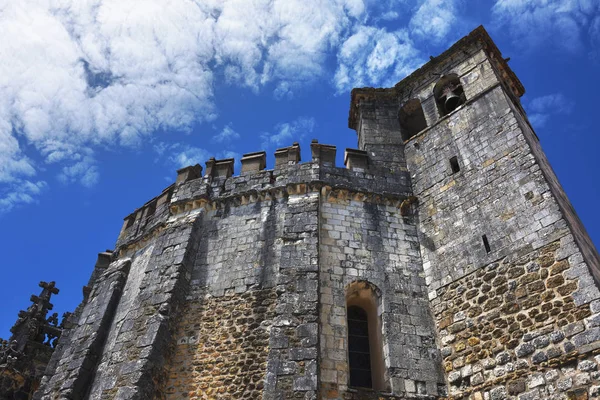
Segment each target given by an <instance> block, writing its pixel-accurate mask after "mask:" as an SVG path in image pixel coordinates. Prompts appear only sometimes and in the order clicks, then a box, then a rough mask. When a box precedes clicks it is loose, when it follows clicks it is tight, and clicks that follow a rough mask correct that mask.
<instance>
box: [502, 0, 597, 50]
mask: <svg viewBox="0 0 600 400" xmlns="http://www.w3.org/2000/svg"><path fill="white" fill-rule="evenodd" d="M492 12H493V16H494V18H495V23H496V24H497V25H499V26H501V27H503V28H504V27H506V28H508V33H509V34H510V35H511V36H512V38H513V40H514V42H515V44H516V45H517V46H520V47H522V48H524V49H527V50H532V49H535V48H536V47H539V46H541V45H543V46H542V48H544V49H546V48H548V44H550V45H558V46H559V47H560V49H561V50H563V51H569V52H579V51H581V50H582V49H583V47H584V45H585V43H586V42H587V41H588V40H591V41H592V43H593V37H592V35H593V32H592V31H593V25H594V22H593V21H594V20H595V18H598V17H600V5H599V4H598V2H597V1H595V0H552V1H548V0H497V1H496V3H495V5H494V7H493V9H492Z"/></svg>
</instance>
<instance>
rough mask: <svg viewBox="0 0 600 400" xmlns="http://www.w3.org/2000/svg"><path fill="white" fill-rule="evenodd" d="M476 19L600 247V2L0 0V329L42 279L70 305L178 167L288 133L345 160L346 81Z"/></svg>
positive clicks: (417, 55) (410, 65) (60, 307)
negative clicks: (516, 84)
mask: <svg viewBox="0 0 600 400" xmlns="http://www.w3.org/2000/svg"><path fill="white" fill-rule="evenodd" d="M480 24H483V25H484V26H485V27H486V29H487V30H488V31H489V32H490V34H491V36H492V38H493V39H494V40H495V41H496V43H497V45H498V47H499V48H500V50H501V51H502V52H503V54H504V56H505V57H511V61H510V65H511V67H512V68H513V69H514V71H515V72H516V73H517V75H518V76H519V78H520V79H521V81H522V82H523V84H524V86H525V88H526V91H527V93H526V95H525V96H524V97H523V99H522V100H523V104H524V106H525V109H526V110H527V112H528V114H529V116H530V119H531V121H532V123H533V125H534V127H535V128H536V131H537V133H538V136H539V137H540V140H541V143H542V146H543V148H544V150H545V151H546V154H547V155H548V158H549V159H550V162H551V164H552V166H553V167H554V170H555V172H556V173H557V175H558V177H559V179H560V181H561V183H562V184H563V187H564V188H565V190H566V192H567V194H568V195H569V197H570V199H571V201H572V203H573V205H574V207H575V209H576V211H577V212H578V214H579V216H580V217H581V219H582V220H583V223H584V225H585V226H586V228H587V230H588V232H589V234H590V235H591V237H592V239H593V241H594V242H595V243H596V246H598V244H600V218H599V217H598V212H597V208H598V203H599V201H600V185H599V183H600V177H599V175H598V171H600V157H599V156H598V149H599V148H600V135H599V133H600V132H599V129H598V125H597V122H596V116H597V115H598V104H599V101H598V98H599V96H600V77H599V75H598V71H599V68H600V3H599V2H598V0H587V1H586V0H580V1H576V0H556V1H546V0H518V1H517V0H495V1H492V0H490V1H466V0H443V1H442V0H385V1H381V0H378V1H375V0H329V1H326V0H320V1H308V0H270V1H266V0H265V1H260V0H256V1H243V0H223V1H221V0H209V1H202V0H197V1H189V0H186V1H184V0H171V1H167V0H153V1H151V2H143V3H139V2H133V1H130V0H111V1H108V0H89V1H80V0H60V1H59V0H29V1H27V2H14V1H13V2H0V37H2V38H3V39H2V41H0V226H1V231H0V232H1V235H2V236H1V240H0V250H1V251H2V254H3V257H2V264H1V265H2V274H3V276H4V279H3V282H4V285H3V290H2V291H1V292H0V304H2V307H1V308H0V337H4V338H7V337H8V336H9V332H8V330H9V328H10V326H11V325H12V324H13V323H14V321H15V319H16V317H17V312H18V311H19V310H20V309H25V308H26V307H27V306H28V305H29V302H28V299H29V295H30V294H32V293H37V292H38V291H39V288H38V287H37V284H38V282H39V281H40V280H46V281H49V280H55V281H56V282H57V287H58V288H60V289H61V292H60V294H59V295H58V296H55V297H54V301H53V302H54V304H55V311H57V312H59V313H62V312H64V311H71V310H73V309H74V308H75V307H76V305H77V304H78V303H79V302H80V301H81V298H82V294H81V293H82V292H81V288H82V286H83V285H85V284H86V283H87V280H88V278H89V275H90V273H91V271H92V268H93V266H94V263H95V260H96V254H97V253H98V252H100V251H104V250H105V249H112V248H113V246H114V243H115V241H116V238H117V235H118V232H119V230H120V228H121V224H122V219H123V217H125V216H126V215H128V214H129V213H131V212H132V211H133V210H134V209H135V208H136V207H139V206H141V205H142V204H143V203H144V202H146V201H147V200H149V199H150V198H152V197H154V196H155V195H157V194H158V193H160V191H161V190H162V189H163V188H164V187H166V186H168V185H169V184H170V183H171V182H172V181H173V180H174V179H175V175H176V174H175V171H176V169H178V168H180V167H183V166H186V165H189V164H195V163H200V164H201V165H204V162H205V161H206V160H207V159H208V158H209V157H211V156H215V157H217V158H224V157H235V158H236V159H237V160H239V158H240V157H241V155H242V154H244V153H248V152H253V151H259V150H266V151H267V154H268V161H267V163H268V164H267V167H268V168H269V167H271V166H272V165H273V161H274V159H273V152H274V150H275V149H276V148H277V147H282V146H287V145H290V144H291V143H292V142H294V141H298V142H300V144H301V147H302V157H303V159H304V160H308V159H309V158H310V152H309V150H310V149H309V144H310V140H311V139H313V138H317V139H318V140H319V142H320V143H327V144H334V145H337V146H338V164H339V165H343V162H342V156H343V150H344V149H345V148H346V147H352V148H354V147H356V134H355V132H354V131H352V130H350V129H348V128H347V116H348V106H349V100H350V98H349V91H350V90H351V88H352V87H362V86H391V85H393V84H395V83H396V82H397V81H399V80H401V79H402V78H403V77H404V76H406V74H407V73H410V72H411V71H412V70H414V69H415V68H417V67H419V66H420V65H422V64H423V63H424V62H425V61H426V60H428V59H429V56H430V55H433V56H435V55H437V54H439V53H440V52H442V51H443V50H445V49H446V48H447V47H448V46H449V45H451V44H452V43H453V42H455V41H456V40H457V39H459V38H460V37H462V36H464V35H466V34H468V33H469V32H470V31H471V30H472V29H474V28H475V27H477V26H478V25H480ZM238 162H239V161H238ZM236 167H237V169H238V170H239V164H238V165H237V166H236Z"/></svg>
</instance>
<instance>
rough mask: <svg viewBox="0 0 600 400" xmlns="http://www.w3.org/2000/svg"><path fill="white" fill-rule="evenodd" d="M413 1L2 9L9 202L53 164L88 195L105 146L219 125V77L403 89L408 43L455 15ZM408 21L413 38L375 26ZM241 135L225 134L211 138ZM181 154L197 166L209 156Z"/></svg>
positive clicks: (60, 4)
mask: <svg viewBox="0 0 600 400" xmlns="http://www.w3.org/2000/svg"><path fill="white" fill-rule="evenodd" d="M414 1H415V0H387V1H384V2H373V1H367V0H310V1H307V0H256V1H249V0H202V1H200V0H197V1H188V0H155V1H151V2H145V3H144V4H143V7H141V6H140V3H139V2H136V1H133V0H86V1H80V0H30V1H27V2H15V1H13V2H3V3H0V37H1V38H2V40H1V41H0V54H2V58H1V60H0V87H2V96H0V185H2V186H3V187H2V190H3V191H4V193H15V196H16V197H15V198H14V199H15V200H14V201H13V203H12V204H16V203H17V202H18V198H21V199H23V200H22V202H23V203H27V202H29V200H28V197H26V196H18V195H17V194H18V193H21V192H19V190H21V189H20V187H19V186H22V185H21V183H22V182H27V183H29V184H32V185H34V186H35V185H36V184H37V183H38V182H45V181H47V178H46V177H42V178H40V177H39V175H40V174H41V173H42V172H43V171H42V170H43V169H44V165H45V164H56V165H58V169H59V170H60V172H59V174H58V176H57V178H58V180H59V181H61V182H65V183H72V182H79V183H81V184H83V185H85V186H92V185H93V184H94V183H95V182H97V180H98V179H99V174H100V168H99V163H98V160H97V159H96V157H95V155H94V149H95V148H97V146H103V147H109V148H110V147H111V146H130V147H132V146H138V145H140V144H141V143H143V142H145V141H148V140H150V139H151V135H153V133H154V132H156V131H158V130H161V131H168V130H178V131H186V130H190V127H191V126H192V125H193V124H197V123H202V122H205V121H211V120H213V119H214V118H215V117H216V114H217V109H216V107H215V99H214V86H215V82H216V81H217V79H221V78H223V79H224V80H225V82H226V83H228V84H231V85H236V86H241V87H244V88H249V89H251V90H253V91H255V92H259V91H264V90H268V91H272V92H273V95H274V96H275V97H276V98H279V99H286V98H290V97H292V96H293V95H294V91H296V90H299V89H300V88H303V87H305V86H306V85H308V84H310V83H313V82H315V80H317V79H320V80H326V81H331V75H332V74H333V73H334V71H335V78H334V79H333V81H332V82H333V84H334V86H335V88H336V89H337V90H338V92H341V91H344V90H347V89H349V88H350V87H351V86H353V85H359V86H360V85H374V86H382V85H389V84H393V83H395V82H396V81H397V80H399V79H400V78H402V77H403V76H404V75H405V74H406V73H407V72H408V71H410V70H412V69H413V68H414V67H416V66H418V65H419V63H420V61H419V60H420V58H419V57H418V52H417V51H416V50H415V47H414V45H413V43H412V40H411V35H413V36H414V37H425V36H427V33H433V36H432V37H433V38H434V39H435V38H436V37H440V35H443V33H444V32H445V31H447V29H448V27H447V26H446V25H444V24H443V22H444V21H451V20H452V18H453V16H452V15H451V14H452V12H453V11H454V9H453V8H452V6H451V5H449V3H448V4H446V3H443V4H442V3H440V2H439V1H438V0H418V3H417V6H415V3H414ZM436 4H437V5H439V9H437V8H435V7H434V6H435V5H436ZM411 10H416V14H415V16H414V18H413V20H414V21H415V22H414V23H413V24H412V25H411V29H412V31H411V30H402V29H400V30H395V31H388V30H387V29H385V28H380V27H377V26H376V25H377V21H380V20H397V19H399V18H400V17H402V16H404V14H405V13H407V12H411ZM428 10H429V11H428ZM430 11H431V12H433V11H435V12H436V14H435V18H434V22H435V21H437V22H436V23H435V24H430V25H432V26H428V27H425V28H424V27H423V26H421V24H419V23H418V21H419V20H420V19H423V18H426V16H427V15H428V13H429V12H430ZM368 24H371V25H368ZM411 32H412V33H411ZM332 56H333V57H337V60H338V62H339V64H340V65H339V67H333V68H332V67H331V66H330V64H329V61H330V60H331V58H332ZM292 128H293V126H292V125H290V127H289V128H288V129H292ZM226 129H227V128H226ZM229 129H231V127H229ZM235 135H236V133H235V132H234V131H233V130H231V132H228V131H226V130H225V129H224V131H223V132H221V134H219V135H217V136H216V137H215V139H214V140H215V141H216V142H217V143H225V142H226V141H227V140H234V139H236V138H237V136H235ZM277 135H283V136H281V138H282V139H277V137H279V136H277ZM274 137H275V139H273V140H271V139H269V140H267V143H269V144H273V145H275V144H277V143H279V142H280V141H283V138H287V137H286V134H285V127H283V125H282V127H280V128H279V130H277V132H275V136H274ZM221 140H222V142H221ZM277 145H278V144H277ZM188 150H189V151H191V150H190V149H186V151H188ZM200 150H202V149H200ZM181 154H183V155H182V156H181V158H178V160H180V161H181V162H183V161H185V162H188V161H189V160H191V159H193V158H194V156H193V154H196V155H198V154H200V153H199V150H197V151H196V153H193V152H192V153H190V152H184V151H182V153H181ZM188 156H189V157H188ZM186 157H188V158H189V159H188V158H186ZM28 195H29V196H30V197H32V198H33V197H34V196H35V195H36V193H34V191H31V190H30V191H29V192H28Z"/></svg>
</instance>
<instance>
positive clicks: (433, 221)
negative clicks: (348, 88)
mask: <svg viewBox="0 0 600 400" xmlns="http://www.w3.org/2000/svg"><path fill="white" fill-rule="evenodd" d="M523 93H524V89H523V86H522V85H521V82H520V81H519V80H518V79H517V77H516V76H515V74H514V73H513V72H512V70H511V69H510V68H509V66H508V64H507V62H506V60H504V59H503V57H502V55H501V53H500V52H499V50H498V49H497V48H496V46H495V45H494V43H493V42H492V40H491V39H490V37H489V36H488V35H487V33H486V32H485V30H484V29H483V28H482V27H479V28H477V29H476V30H474V31H473V32H472V33H471V34H469V35H468V36H467V37H465V38H463V39H461V40H460V41H459V42H457V43H456V44H455V45H453V46H452V47H451V48H450V49H448V50H447V51H446V52H444V53H443V54H441V55H439V56H438V57H435V58H433V59H432V60H431V61H430V62H429V63H427V64H426V65H424V66H423V67H422V68H420V69H419V70H417V71H415V72H414V73H413V74H411V75H410V76H409V77H407V78H406V79H404V80H403V81H401V82H399V83H398V84H397V85H396V86H395V87H394V88H390V89H369V88H367V89H355V90H353V92H352V107H351V110H350V126H351V127H352V128H354V129H356V130H357V132H358V136H359V143H360V146H361V148H362V149H364V150H366V151H367V152H368V156H369V157H370V159H373V160H377V162H379V163H382V164H384V165H385V164H386V163H389V164H388V165H398V167H399V168H400V169H402V168H404V167H405V168H406V170H408V173H409V174H410V182H411V191H412V194H413V196H414V197H415V198H416V200H415V202H414V204H415V206H414V211H415V213H416V218H417V219H418V222H417V230H418V240H419V249H420V255H421V262H422V268H423V269H422V274H423V276H424V277H425V281H426V285H427V291H428V299H429V301H430V307H431V311H432V313H433V316H434V319H435V324H436V328H437V335H438V337H437V343H438V346H439V347H440V351H441V356H442V357H443V367H444V370H445V372H446V378H447V381H448V389H449V394H450V395H452V396H456V397H457V398H463V397H469V396H470V397H469V398H474V399H481V398H493V399H504V398H517V397H518V398H519V399H525V398H527V399H529V398H531V399H533V398H557V399H558V398H578V399H579V398H588V396H589V397H590V398H592V397H593V398H597V396H598V394H599V387H598V374H597V373H595V372H594V373H591V372H590V371H596V369H597V363H598V361H600V358H595V354H596V353H597V350H596V349H598V348H600V342H599V341H598V340H599V339H600V328H599V325H598V323H597V320H598V318H600V316H599V315H598V314H597V313H598V312H599V311H600V303H599V297H600V296H599V292H598V282H599V278H600V262H599V258H598V253H597V251H596V250H595V248H594V246H593V244H592V242H591V240H590V238H589V236H588V235H587V234H586V232H585V229H584V228H583V226H582V224H581V222H580V221H579V219H578V217H577V215H576V214H575V212H574V210H573V208H572V206H571V205H570V203H569V201H568V199H567V197H566V196H565V193H564V191H563V190H562V188H561V186H560V184H559V183H558V180H557V179H556V176H555V174H554V172H553V171H552V168H551V167H550V165H549V164H548V161H547V159H546V157H545V155H544V153H543V151H542V149H541V146H540V143H539V139H538V137H537V136H536V134H535V133H534V132H533V130H532V127H531V125H530V123H529V121H528V119H527V116H526V114H525V112H524V110H523V108H522V106H521V103H520V100H519V98H520V97H521V96H522V95H523ZM487 396H491V397H487Z"/></svg>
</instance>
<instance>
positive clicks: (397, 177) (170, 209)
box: [117, 139, 412, 247]
mask: <svg viewBox="0 0 600 400" xmlns="http://www.w3.org/2000/svg"><path fill="white" fill-rule="evenodd" d="M310 146H311V155H312V157H311V160H310V161H307V162H305V163H301V162H300V161H301V157H300V150H301V149H300V144H299V143H297V142H295V143H293V144H292V145H291V146H288V147H283V148H280V149H277V150H276V151H275V153H274V157H275V166H274V168H273V169H265V168H266V152H264V151H260V152H253V153H247V154H244V155H243V156H242V159H241V160H240V161H241V165H242V167H241V172H240V174H239V175H235V171H234V165H235V159H233V158H228V159H222V160H217V159H215V158H214V157H213V158H210V159H209V160H208V161H206V168H205V169H204V174H203V168H202V166H200V165H199V164H196V165H190V166H188V167H184V168H181V169H179V170H177V178H176V180H175V183H173V184H172V185H170V186H168V187H167V188H165V189H164V190H163V191H162V192H161V194H160V195H158V196H156V197H154V198H153V199H151V200H149V201H148V202H146V203H145V204H144V205H143V206H142V207H140V208H138V209H136V210H135V211H134V212H133V213H131V214H130V215H128V216H127V217H125V220H124V223H123V227H122V229H121V233H120V235H119V239H118V242H117V247H119V246H121V245H123V244H125V243H129V242H131V241H135V240H136V239H138V238H141V237H143V236H144V235H146V234H147V233H148V232H150V231H152V230H154V229H155V228H156V227H158V226H160V225H161V224H164V223H165V222H166V221H167V220H168V219H169V217H171V216H176V215H179V214H182V213H185V212H189V211H192V210H196V209H198V208H201V207H208V206H210V207H218V206H222V205H223V204H225V203H227V202H230V201H231V202H234V203H237V204H240V203H247V202H255V201H260V200H261V199H264V198H265V196H269V197H271V196H287V195H289V194H290V193H298V191H299V190H302V191H311V190H315V191H318V190H321V189H322V188H327V189H328V190H351V191H352V192H354V193H370V194H373V193H375V194H377V195H378V196H380V197H381V198H387V199H390V201H393V202H397V201H402V200H404V199H406V198H408V197H410V196H411V195H412V192H411V190H410V180H409V176H408V171H406V170H399V171H393V170H390V169H387V168H382V167H379V166H376V165H372V164H370V163H369V157H368V154H367V152H365V151H362V150H358V149H349V148H348V149H346V150H345V154H344V166H343V167H338V166H336V162H335V160H336V154H337V148H336V146H333V145H328V144H321V143H319V142H318V141H317V140H316V139H314V140H312V142H311V144H310Z"/></svg>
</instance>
